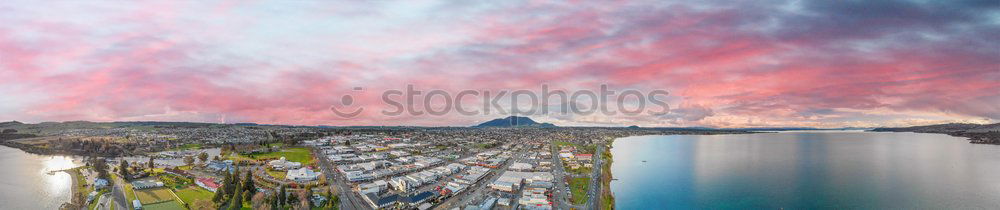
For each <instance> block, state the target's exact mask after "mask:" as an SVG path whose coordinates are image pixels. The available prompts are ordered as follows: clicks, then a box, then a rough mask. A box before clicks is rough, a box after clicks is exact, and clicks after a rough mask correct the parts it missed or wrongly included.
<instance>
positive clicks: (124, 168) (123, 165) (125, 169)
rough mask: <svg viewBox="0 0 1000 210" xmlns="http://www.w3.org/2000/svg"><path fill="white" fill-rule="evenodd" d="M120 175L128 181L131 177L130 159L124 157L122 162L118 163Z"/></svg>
mask: <svg viewBox="0 0 1000 210" xmlns="http://www.w3.org/2000/svg"><path fill="white" fill-rule="evenodd" d="M118 175H121V176H122V179H125V180H126V181H127V180H128V179H129V174H128V161H127V160H125V159H124V158H123V159H122V162H121V164H119V165H118Z"/></svg>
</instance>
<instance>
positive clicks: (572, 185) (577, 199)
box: [569, 177, 590, 204]
mask: <svg viewBox="0 0 1000 210" xmlns="http://www.w3.org/2000/svg"><path fill="white" fill-rule="evenodd" d="M588 188H590V178H586V177H584V178H572V179H570V180H569V189H570V191H571V192H573V197H572V198H571V199H570V200H571V202H573V204H584V203H587V200H588V199H590V197H588V196H587V190H589V189H588Z"/></svg>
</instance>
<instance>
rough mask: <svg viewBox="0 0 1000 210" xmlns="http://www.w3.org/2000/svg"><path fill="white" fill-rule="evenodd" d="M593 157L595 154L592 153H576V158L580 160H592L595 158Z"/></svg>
mask: <svg viewBox="0 0 1000 210" xmlns="http://www.w3.org/2000/svg"><path fill="white" fill-rule="evenodd" d="M593 157H594V155H592V154H576V160H579V161H591V160H593Z"/></svg>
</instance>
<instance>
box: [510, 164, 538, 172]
mask: <svg viewBox="0 0 1000 210" xmlns="http://www.w3.org/2000/svg"><path fill="white" fill-rule="evenodd" d="M509 168H510V170H515V171H527V170H531V169H532V168H534V166H532V165H531V164H530V163H513V164H510V167H509Z"/></svg>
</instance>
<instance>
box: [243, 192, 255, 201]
mask: <svg viewBox="0 0 1000 210" xmlns="http://www.w3.org/2000/svg"><path fill="white" fill-rule="evenodd" d="M243 197H244V198H246V199H251V198H253V193H250V191H243Z"/></svg>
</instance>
